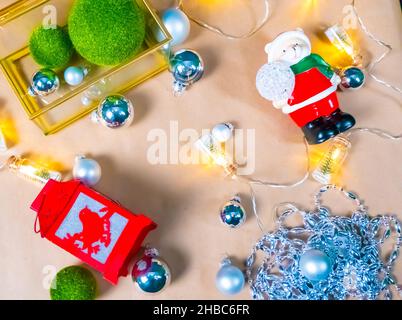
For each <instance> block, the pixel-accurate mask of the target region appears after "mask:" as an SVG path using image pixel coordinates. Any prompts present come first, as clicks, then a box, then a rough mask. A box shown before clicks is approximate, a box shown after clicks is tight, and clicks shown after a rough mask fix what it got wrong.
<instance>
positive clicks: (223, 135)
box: [212, 123, 234, 142]
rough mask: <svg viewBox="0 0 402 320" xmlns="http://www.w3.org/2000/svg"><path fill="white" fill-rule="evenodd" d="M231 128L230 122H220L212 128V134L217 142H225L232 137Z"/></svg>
mask: <svg viewBox="0 0 402 320" xmlns="http://www.w3.org/2000/svg"><path fill="white" fill-rule="evenodd" d="M233 128H234V127H233V125H232V124H231V123H220V124H218V125H216V126H215V127H214V128H213V129H212V135H213V136H214V138H215V139H216V140H218V141H219V142H227V141H229V140H230V139H231V138H232V135H233Z"/></svg>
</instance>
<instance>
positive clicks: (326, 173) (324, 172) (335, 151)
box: [312, 136, 351, 184]
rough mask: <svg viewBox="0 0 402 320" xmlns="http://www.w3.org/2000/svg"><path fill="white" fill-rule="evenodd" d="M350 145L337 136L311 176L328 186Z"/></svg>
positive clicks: (347, 141) (339, 167)
mask: <svg viewBox="0 0 402 320" xmlns="http://www.w3.org/2000/svg"><path fill="white" fill-rule="evenodd" d="M350 147H351V143H350V141H349V140H347V139H346V138H345V137H341V136H338V137H336V138H334V139H333V141H332V142H331V145H330V146H329V148H328V150H327V152H326V153H325V154H324V156H323V158H322V159H321V160H320V162H319V164H318V166H317V169H315V170H314V172H313V174H312V176H313V178H314V179H315V180H317V181H318V182H321V183H322V184H329V183H331V181H332V180H333V178H334V176H335V175H336V174H337V173H338V172H339V170H340V169H341V167H342V164H343V162H344V161H345V159H346V157H347V155H348V150H349V148H350Z"/></svg>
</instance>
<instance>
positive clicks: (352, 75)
mask: <svg viewBox="0 0 402 320" xmlns="http://www.w3.org/2000/svg"><path fill="white" fill-rule="evenodd" d="M365 79H366V77H365V75H364V73H363V71H362V70H360V69H359V68H356V67H351V68H347V69H345V70H343V71H342V74H341V84H340V86H341V89H345V90H348V89H349V90H357V89H360V88H361V87H362V86H363V85H364V83H365Z"/></svg>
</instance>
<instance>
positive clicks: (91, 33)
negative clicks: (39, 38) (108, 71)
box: [68, 0, 145, 66]
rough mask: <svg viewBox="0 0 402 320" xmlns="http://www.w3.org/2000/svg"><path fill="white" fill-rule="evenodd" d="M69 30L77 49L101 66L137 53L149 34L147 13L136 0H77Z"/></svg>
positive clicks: (87, 58) (116, 63)
mask: <svg viewBox="0 0 402 320" xmlns="http://www.w3.org/2000/svg"><path fill="white" fill-rule="evenodd" d="M68 31H69V34H70V38H71V41H72V42H73V44H74V47H75V49H76V50H77V52H78V53H79V54H80V55H81V56H82V57H83V58H85V59H86V60H87V61H89V62H91V63H93V64H96V65H101V66H113V65H118V64H120V63H122V62H124V61H126V60H128V59H130V58H131V57H132V56H133V55H135V54H136V53H137V52H138V51H139V49H140V48H141V45H142V43H143V41H144V38H145V16H144V12H143V11H142V10H141V8H140V7H139V6H138V5H137V4H136V3H135V1H133V0H96V1H94V0H76V1H75V3H74V5H73V7H72V8H71V11H70V15H69V18H68Z"/></svg>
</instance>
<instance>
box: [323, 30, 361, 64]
mask: <svg viewBox="0 0 402 320" xmlns="http://www.w3.org/2000/svg"><path fill="white" fill-rule="evenodd" d="M325 35H326V36H327V38H328V39H329V41H330V42H331V43H332V44H333V45H334V46H335V47H336V48H337V49H338V50H341V51H344V52H346V54H348V55H349V56H350V57H351V58H352V59H353V61H354V62H355V63H356V64H361V59H362V57H361V55H360V53H359V51H358V50H357V49H356V48H355V45H354V43H353V40H352V39H351V37H350V36H349V34H348V33H347V32H346V30H345V29H344V28H343V27H342V26H340V25H338V24H336V25H334V26H332V27H330V28H328V29H327V30H326V31H325Z"/></svg>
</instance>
